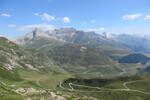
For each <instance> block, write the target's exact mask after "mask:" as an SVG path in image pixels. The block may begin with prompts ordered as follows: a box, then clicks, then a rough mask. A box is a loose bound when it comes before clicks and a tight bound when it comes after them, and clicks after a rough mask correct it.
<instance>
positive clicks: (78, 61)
mask: <svg viewBox="0 0 150 100" xmlns="http://www.w3.org/2000/svg"><path fill="white" fill-rule="evenodd" d="M47 55H48V56H49V57H50V58H53V59H54V61H56V62H58V63H59V64H67V63H69V64H72V65H81V66H88V65H99V64H100V65H104V64H106V63H109V62H110V60H109V58H107V56H106V55H105V54H104V53H103V52H101V51H100V50H98V49H97V48H92V47H90V46H85V45H77V44H67V45H62V46H58V47H55V48H54V49H53V50H51V51H49V52H47Z"/></svg>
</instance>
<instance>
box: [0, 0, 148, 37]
mask: <svg viewBox="0 0 150 100" xmlns="http://www.w3.org/2000/svg"><path fill="white" fill-rule="evenodd" d="M149 5H150V0H0V35H3V36H7V37H11V38H18V37H19V36H22V35H24V34H26V33H27V32H30V31H31V30H33V29H34V28H35V27H39V28H41V29H42V30H43V31H46V30H48V29H54V28H61V27H74V28H76V29H79V30H85V31H96V32H97V33H101V32H104V31H106V32H110V33H117V34H118V33H128V34H150V6H149Z"/></svg>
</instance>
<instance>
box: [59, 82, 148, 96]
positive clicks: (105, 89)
mask: <svg viewBox="0 0 150 100" xmlns="http://www.w3.org/2000/svg"><path fill="white" fill-rule="evenodd" d="M149 80H150V79H148V80H136V81H129V82H125V83H123V86H124V87H125V89H109V88H100V87H92V86H85V85H78V84H73V83H68V85H69V87H70V88H69V89H68V88H65V87H62V83H60V84H59V86H60V88H62V89H65V90H69V91H79V90H75V89H74V88H73V87H72V86H73V85H74V86H78V87H85V88H93V89H98V90H99V91H83V90H80V91H83V92H102V91H132V92H139V93H143V94H149V95H150V93H149V92H144V91H140V90H134V89H129V88H128V87H127V86H126V84H129V83H133V82H139V81H149Z"/></svg>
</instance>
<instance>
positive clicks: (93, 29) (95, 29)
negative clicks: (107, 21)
mask: <svg viewBox="0 0 150 100" xmlns="http://www.w3.org/2000/svg"><path fill="white" fill-rule="evenodd" d="M85 31H94V32H101V31H105V28H103V27H100V28H89V29H85Z"/></svg>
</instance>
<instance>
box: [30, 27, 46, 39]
mask: <svg viewBox="0 0 150 100" xmlns="http://www.w3.org/2000/svg"><path fill="white" fill-rule="evenodd" d="M43 33H44V32H42V31H41V29H40V28H35V29H34V30H33V37H34V36H35V35H39V34H43Z"/></svg>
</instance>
